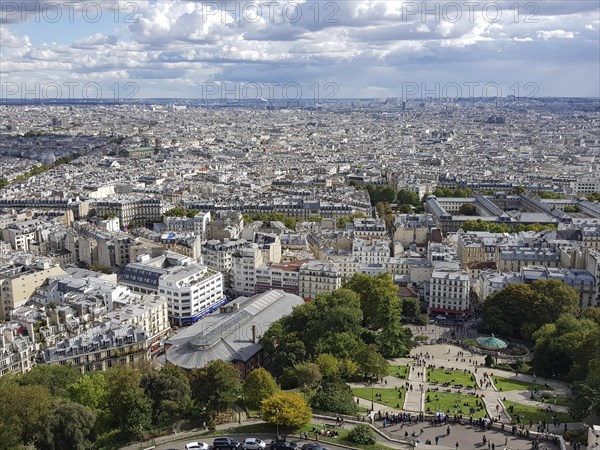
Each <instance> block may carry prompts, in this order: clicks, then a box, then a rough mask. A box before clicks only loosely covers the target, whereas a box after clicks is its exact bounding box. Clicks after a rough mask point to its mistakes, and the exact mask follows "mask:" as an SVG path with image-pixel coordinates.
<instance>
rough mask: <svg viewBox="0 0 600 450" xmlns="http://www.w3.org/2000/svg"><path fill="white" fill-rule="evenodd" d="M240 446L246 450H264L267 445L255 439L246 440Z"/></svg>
mask: <svg viewBox="0 0 600 450" xmlns="http://www.w3.org/2000/svg"><path fill="white" fill-rule="evenodd" d="M242 446H243V447H244V449H246V450H264V449H265V448H267V443H266V442H265V441H262V440H260V439H257V438H246V439H244V442H242Z"/></svg>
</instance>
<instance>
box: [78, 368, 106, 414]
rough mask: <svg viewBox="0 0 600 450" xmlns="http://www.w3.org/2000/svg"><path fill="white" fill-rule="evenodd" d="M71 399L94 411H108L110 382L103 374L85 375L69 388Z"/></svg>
mask: <svg viewBox="0 0 600 450" xmlns="http://www.w3.org/2000/svg"><path fill="white" fill-rule="evenodd" d="M69 398H70V399H71V400H73V401H74V402H76V403H79V404H80V405H83V406H86V407H88V408H90V409H92V410H94V411H96V412H97V411H100V410H103V409H106V407H107V401H108V382H107V381H106V377H105V376H104V373H102V372H96V373H89V374H85V375H83V376H82V377H81V378H79V379H78V380H77V381H76V382H75V383H73V384H72V385H71V386H69Z"/></svg>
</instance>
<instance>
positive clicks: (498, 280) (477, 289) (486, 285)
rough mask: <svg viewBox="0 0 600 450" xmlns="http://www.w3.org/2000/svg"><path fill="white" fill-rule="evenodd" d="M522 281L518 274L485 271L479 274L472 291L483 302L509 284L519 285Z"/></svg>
mask: <svg viewBox="0 0 600 450" xmlns="http://www.w3.org/2000/svg"><path fill="white" fill-rule="evenodd" d="M522 281H523V280H522V278H521V276H520V275H519V274H518V273H513V272H498V271H495V270H486V271H482V272H480V273H479V276H478V277H477V279H476V280H475V282H474V283H473V291H474V293H475V294H476V295H477V297H478V298H479V301H480V302H484V301H485V300H486V299H487V298H488V297H489V296H490V295H491V294H493V293H494V292H497V291H501V290H502V289H504V288H505V287H507V286H508V285H509V284H512V283H521V282H522Z"/></svg>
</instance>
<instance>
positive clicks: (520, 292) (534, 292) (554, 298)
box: [480, 280, 579, 340]
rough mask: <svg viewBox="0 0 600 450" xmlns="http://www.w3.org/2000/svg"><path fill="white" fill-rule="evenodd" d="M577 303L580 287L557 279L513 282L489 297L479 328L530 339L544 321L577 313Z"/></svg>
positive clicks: (552, 320) (484, 305) (502, 334)
mask: <svg viewBox="0 0 600 450" xmlns="http://www.w3.org/2000/svg"><path fill="white" fill-rule="evenodd" d="M578 304H579V295H578V294H577V291H576V290H575V289H573V288H570V287H568V286H566V285H565V284H564V283H563V282H561V281H558V280H538V281H535V282H534V283H533V284H531V285H528V284H524V283H514V284H510V285H508V286H507V287H506V288H504V289H502V290H500V291H497V292H494V293H493V294H492V295H490V296H489V297H488V298H487V299H486V301H485V303H484V304H483V322H482V324H481V328H480V329H481V330H482V331H484V332H491V333H496V334H500V335H501V336H504V337H508V338H511V337H515V338H520V339H525V340H531V339H532V334H533V333H534V332H535V331H536V330H537V329H538V328H540V327H541V326H542V325H544V324H546V323H550V322H554V321H556V320H557V319H558V318H559V317H560V316H561V315H562V314H571V315H574V314H576V313H577V311H578Z"/></svg>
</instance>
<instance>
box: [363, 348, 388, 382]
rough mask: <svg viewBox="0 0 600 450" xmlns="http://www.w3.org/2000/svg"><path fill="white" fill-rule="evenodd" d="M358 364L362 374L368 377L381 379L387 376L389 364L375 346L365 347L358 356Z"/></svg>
mask: <svg viewBox="0 0 600 450" xmlns="http://www.w3.org/2000/svg"><path fill="white" fill-rule="evenodd" d="M355 360H356V363H357V364H358V368H359V371H360V373H362V374H363V375H364V376H365V378H366V377H374V378H379V377H383V376H386V375H387V373H388V366H389V364H388V362H387V361H386V360H385V358H384V357H383V356H382V355H381V353H379V351H378V348H377V346H376V345H374V344H369V345H365V346H364V347H363V348H362V349H360V350H359V351H358V353H357V354H356V358H355Z"/></svg>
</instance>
